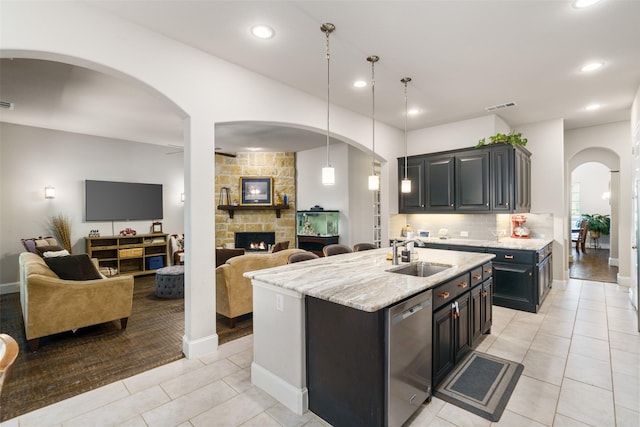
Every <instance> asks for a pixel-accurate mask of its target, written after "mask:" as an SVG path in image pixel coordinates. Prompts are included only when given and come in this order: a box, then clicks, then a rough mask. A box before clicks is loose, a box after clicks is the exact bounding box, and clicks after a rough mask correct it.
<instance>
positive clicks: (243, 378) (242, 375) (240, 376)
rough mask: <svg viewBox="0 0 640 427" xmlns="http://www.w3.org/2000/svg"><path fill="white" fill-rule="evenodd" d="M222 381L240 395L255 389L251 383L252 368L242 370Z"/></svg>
mask: <svg viewBox="0 0 640 427" xmlns="http://www.w3.org/2000/svg"><path fill="white" fill-rule="evenodd" d="M222 380H223V381H224V382H225V383H227V384H228V385H229V386H230V387H231V388H233V389H234V390H235V391H237V392H238V393H242V392H244V391H247V390H249V389H250V388H251V387H253V383H252V382H251V368H246V369H241V370H239V371H237V372H234V373H233V374H231V375H227V376H226V377H224V378H223V379H222Z"/></svg>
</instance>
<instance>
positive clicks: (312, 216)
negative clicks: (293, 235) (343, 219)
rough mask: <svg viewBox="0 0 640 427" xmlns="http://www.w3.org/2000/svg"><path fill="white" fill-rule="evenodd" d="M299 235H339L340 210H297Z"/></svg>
mask: <svg viewBox="0 0 640 427" xmlns="http://www.w3.org/2000/svg"><path fill="white" fill-rule="evenodd" d="M296 215H297V217H296V220H297V221H296V223H297V230H298V235H299V236H337V235H338V234H339V232H338V220H339V219H340V211H325V210H322V211H297V213H296Z"/></svg>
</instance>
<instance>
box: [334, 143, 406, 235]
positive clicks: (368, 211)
mask: <svg viewBox="0 0 640 427" xmlns="http://www.w3.org/2000/svg"><path fill="white" fill-rule="evenodd" d="M390 161H393V160H390ZM372 162H373V158H372V155H371V154H368V153H364V152H362V151H360V150H358V149H356V148H353V147H350V148H349V222H350V224H349V236H348V238H347V239H346V241H347V242H348V243H347V244H348V245H349V246H353V245H354V244H356V243H361V242H368V243H372V242H373V192H372V191H370V190H369V181H368V180H369V175H371V170H372ZM383 179H385V178H381V181H380V186H381V187H382V186H383V182H382V180H383ZM388 181H389V184H397V178H396V177H395V176H393V177H391V176H390V177H388ZM382 209H383V210H385V211H386V210H387V209H388V206H386V205H384V204H383V205H382ZM384 223H385V224H386V221H385V222H384ZM383 233H384V230H383ZM382 235H383V236H386V234H382ZM385 240H386V239H382V242H381V244H382V245H383V246H387V245H388V244H389V242H386V241H385Z"/></svg>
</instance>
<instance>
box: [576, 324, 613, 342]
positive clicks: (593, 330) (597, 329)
mask: <svg viewBox="0 0 640 427" xmlns="http://www.w3.org/2000/svg"><path fill="white" fill-rule="evenodd" d="M573 333H574V335H582V336H585V337H591V338H596V339H599V340H608V339H609V332H608V330H607V324H606V323H602V324H597V323H591V322H585V321H584V320H576V324H575V325H574V327H573Z"/></svg>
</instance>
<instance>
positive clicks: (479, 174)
mask: <svg viewBox="0 0 640 427" xmlns="http://www.w3.org/2000/svg"><path fill="white" fill-rule="evenodd" d="M455 165H456V166H455V172H456V183H455V198H456V206H455V208H456V211H475V212H479V211H489V210H490V209H491V206H490V205H489V152H487V151H483V150H473V151H472V152H470V153H468V154H458V155H456V157H455Z"/></svg>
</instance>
